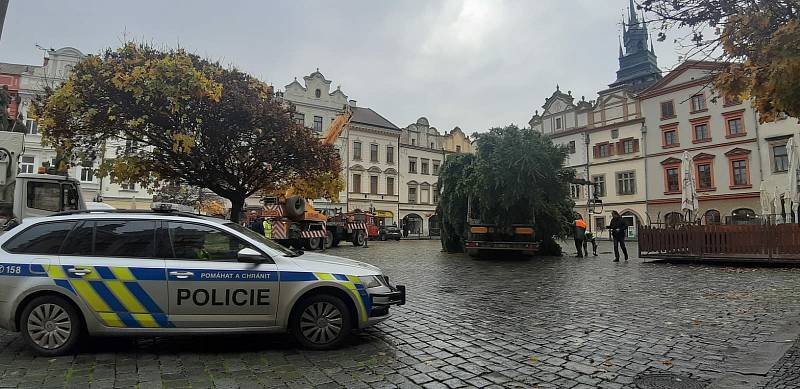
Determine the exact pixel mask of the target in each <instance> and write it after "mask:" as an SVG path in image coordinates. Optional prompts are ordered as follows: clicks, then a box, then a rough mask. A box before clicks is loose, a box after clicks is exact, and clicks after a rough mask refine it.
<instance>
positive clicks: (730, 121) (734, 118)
mask: <svg viewBox="0 0 800 389" xmlns="http://www.w3.org/2000/svg"><path fill="white" fill-rule="evenodd" d="M722 116H723V117H724V118H725V133H726V135H725V136H726V137H728V138H736V137H740V136H745V135H747V133H746V132H745V128H744V119H743V118H744V110H743V109H740V110H738V111H733V112H726V113H723V114H722Z"/></svg>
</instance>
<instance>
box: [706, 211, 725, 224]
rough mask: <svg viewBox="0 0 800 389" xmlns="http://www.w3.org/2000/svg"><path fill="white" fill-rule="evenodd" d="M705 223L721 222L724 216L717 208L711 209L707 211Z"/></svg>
mask: <svg viewBox="0 0 800 389" xmlns="http://www.w3.org/2000/svg"><path fill="white" fill-rule="evenodd" d="M703 218H704V219H705V224H720V222H721V220H722V217H721V216H720V214H719V211H717V210H716V209H709V210H708V211H706V214H705V216H704V217H703Z"/></svg>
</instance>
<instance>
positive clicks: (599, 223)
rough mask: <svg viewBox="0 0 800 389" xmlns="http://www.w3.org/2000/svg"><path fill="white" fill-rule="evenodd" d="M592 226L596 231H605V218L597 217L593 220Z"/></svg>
mask: <svg viewBox="0 0 800 389" xmlns="http://www.w3.org/2000/svg"><path fill="white" fill-rule="evenodd" d="M594 226H595V228H597V229H598V230H601V231H602V230H605V229H606V218H605V217H603V216H597V217H595V218H594Z"/></svg>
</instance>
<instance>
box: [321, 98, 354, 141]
mask: <svg viewBox="0 0 800 389" xmlns="http://www.w3.org/2000/svg"><path fill="white" fill-rule="evenodd" d="M352 116H353V112H352V111H351V110H350V107H346V108H345V110H344V112H342V113H340V114H339V115H336V118H335V119H334V120H333V122H332V123H331V125H330V127H328V129H327V130H325V135H323V136H322V139H321V141H322V144H324V145H332V144H334V143H336V139H338V138H339V135H341V133H342V130H344V127H345V126H346V125H347V124H348V123H350V118H352Z"/></svg>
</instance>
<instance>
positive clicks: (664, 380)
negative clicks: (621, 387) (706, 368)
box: [633, 374, 706, 389]
mask: <svg viewBox="0 0 800 389" xmlns="http://www.w3.org/2000/svg"><path fill="white" fill-rule="evenodd" d="M633 382H634V383H635V384H636V387H637V388H639V389H703V388H704V387H705V386H706V385H705V384H704V383H703V382H702V381H699V380H696V379H694V378H689V377H683V376H679V375H677V374H641V375H639V376H637V377H636V378H634V379H633Z"/></svg>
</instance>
